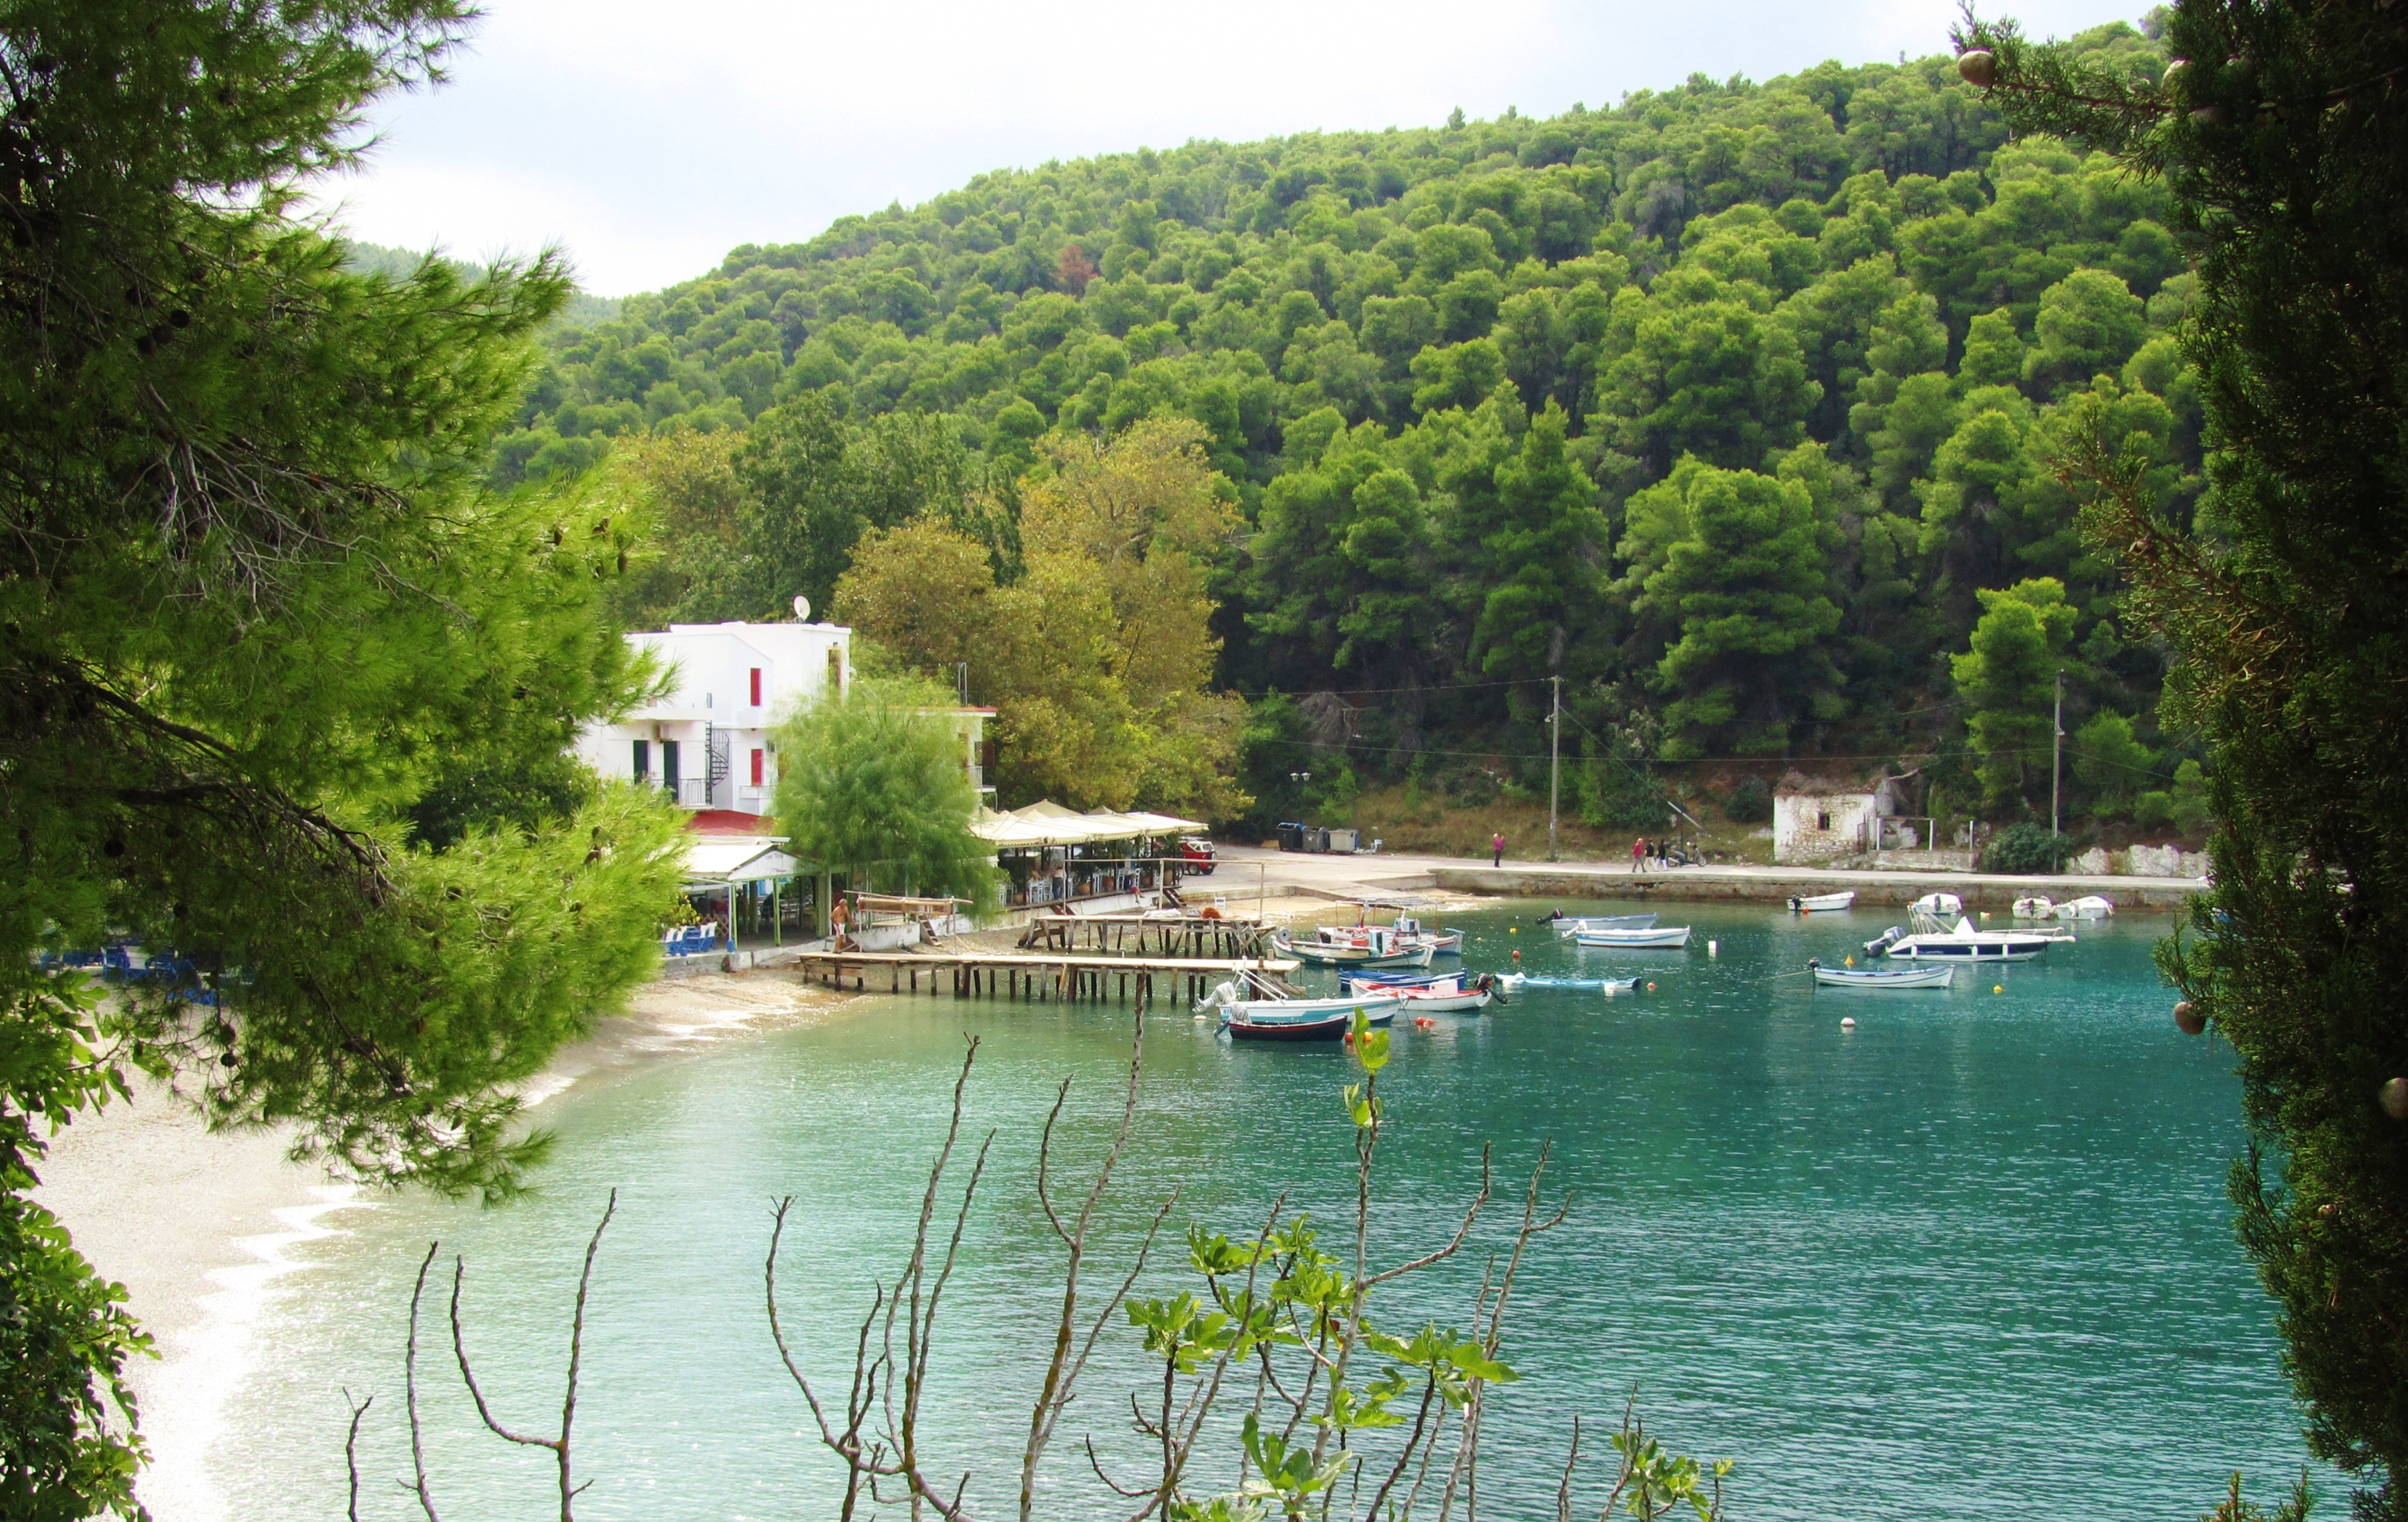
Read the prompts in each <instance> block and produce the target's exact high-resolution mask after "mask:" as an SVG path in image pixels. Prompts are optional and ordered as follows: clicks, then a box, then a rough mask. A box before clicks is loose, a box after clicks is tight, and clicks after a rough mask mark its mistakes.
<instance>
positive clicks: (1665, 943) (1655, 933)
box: [1572, 925, 1689, 950]
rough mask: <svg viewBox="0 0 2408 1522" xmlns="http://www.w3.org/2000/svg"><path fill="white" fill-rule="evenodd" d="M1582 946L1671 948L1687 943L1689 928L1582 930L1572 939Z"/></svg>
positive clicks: (1678, 926)
mask: <svg viewBox="0 0 2408 1522" xmlns="http://www.w3.org/2000/svg"><path fill="white" fill-rule="evenodd" d="M1572 939H1573V940H1575V941H1578V942H1579V943H1580V944H1581V945H1583V946H1587V947H1591V948H1598V947H1612V948H1614V949H1617V950H1618V949H1620V948H1623V947H1628V946H1641V947H1663V948H1667V949H1670V948H1673V947H1679V946H1685V945H1687V944H1688V943H1689V927H1688V926H1685V925H1674V926H1666V927H1664V928H1661V929H1652V930H1611V929H1609V930H1583V931H1582V932H1581V933H1580V934H1578V935H1576V936H1574V937H1572Z"/></svg>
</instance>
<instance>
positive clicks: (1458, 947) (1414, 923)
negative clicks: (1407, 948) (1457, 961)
mask: <svg viewBox="0 0 2408 1522" xmlns="http://www.w3.org/2000/svg"><path fill="white" fill-rule="evenodd" d="M1389 928H1390V929H1392V930H1393V931H1395V932H1396V933H1397V934H1398V935H1400V936H1404V937H1406V938H1408V939H1410V938H1412V937H1415V936H1419V937H1420V938H1422V939H1423V940H1426V941H1428V942H1429V949H1430V950H1431V951H1433V952H1436V953H1437V954H1438V955H1441V956H1460V955H1463V932H1462V931H1460V930H1455V929H1450V928H1448V927H1446V926H1440V927H1439V928H1438V929H1435V930H1432V929H1429V928H1427V927H1426V926H1424V925H1423V924H1422V922H1421V921H1419V920H1417V919H1414V918H1412V917H1411V916H1410V915H1404V914H1399V915H1398V916H1397V923H1396V924H1395V925H1393V926H1389Z"/></svg>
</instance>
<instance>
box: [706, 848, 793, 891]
mask: <svg viewBox="0 0 2408 1522" xmlns="http://www.w3.org/2000/svg"><path fill="white" fill-rule="evenodd" d="M801 868H802V863H801V862H799V861H796V859H795V858H794V857H792V856H790V855H788V854H786V853H785V852H783V851H781V850H779V849H778V846H777V843H776V842H775V841H774V840H767V839H766V838H764V837H761V836H757V835H756V836H740V835H697V836H692V837H689V838H688V840H687V844H686V849H685V882H686V886H688V887H690V888H693V887H710V888H716V887H724V886H726V885H727V884H729V883H762V882H767V880H768V879H770V878H773V877H792V876H794V875H795V873H796V872H797V871H799V870H800V869H801Z"/></svg>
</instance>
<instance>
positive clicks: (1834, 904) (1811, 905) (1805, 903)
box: [1789, 888, 1856, 914]
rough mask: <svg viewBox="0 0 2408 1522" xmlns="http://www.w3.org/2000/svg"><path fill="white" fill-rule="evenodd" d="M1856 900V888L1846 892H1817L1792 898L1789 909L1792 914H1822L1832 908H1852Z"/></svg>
mask: <svg viewBox="0 0 2408 1522" xmlns="http://www.w3.org/2000/svg"><path fill="white" fill-rule="evenodd" d="M1855 907H1856V890H1854V889H1853V888H1852V889H1850V890H1849V891H1848V892H1846V893H1818V894H1816V895H1814V896H1813V897H1798V898H1792V899H1790V900H1789V911H1790V912H1791V913H1793V914H1823V913H1828V912H1831V911H1832V910H1838V909H1853V908H1855Z"/></svg>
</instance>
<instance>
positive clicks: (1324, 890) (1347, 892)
mask: <svg viewBox="0 0 2408 1522" xmlns="http://www.w3.org/2000/svg"><path fill="white" fill-rule="evenodd" d="M1220 856H1221V866H1220V868H1219V869H1218V870H1216V871H1215V872H1214V873H1213V875H1212V876H1211V877H1209V878H1204V879H1200V880H1191V881H1190V882H1189V883H1184V884H1183V885H1182V886H1183V890H1184V891H1185V893H1186V895H1187V897H1188V900H1189V902H1191V903H1194V902H1197V901H1200V899H1201V898H1202V897H1204V896H1206V895H1210V894H1214V893H1219V894H1226V896H1227V897H1229V899H1230V901H1231V903H1232V904H1233V905H1236V904H1238V903H1240V902H1244V901H1248V900H1250V898H1251V896H1252V895H1254V893H1256V892H1261V893H1263V894H1264V895H1266V896H1267V897H1284V896H1287V895H1290V894H1297V893H1302V894H1310V895H1313V896H1315V897H1327V898H1353V897H1366V896H1369V897H1378V896H1380V895H1383V894H1387V895H1394V894H1406V893H1417V892H1418V893H1446V894H1464V895H1474V896H1478V897H1507V898H1562V899H1568V900H1593V899H1618V900H1632V899H1637V900H1641V901H1644V900H1651V899H1654V900H1661V901H1664V902H1667V903H1715V902H1737V903H1764V904H1779V903H1785V902H1786V901H1787V900H1788V899H1789V898H1790V897H1792V896H1810V895H1813V894H1822V893H1839V892H1842V891H1843V890H1846V889H1851V888H1853V889H1854V890H1856V902H1857V903H1859V904H1862V905H1865V906H1866V907H1868V908H1870V907H1872V906H1874V905H1898V906H1900V907H1903V906H1905V905H1907V904H1911V903H1913V902H1914V900H1915V899H1917V898H1920V897H1923V896H1924V895H1925V894H1927V893H1953V894H1955V895H1957V897H1960V898H1962V899H1963V900H1964V901H1965V907H1966V908H1967V909H1969V910H1971V909H1988V910H2000V909H2005V908H2007V907H2009V906H2010V905H2012V904H2013V903H2014V901H2015V900H2016V899H2018V898H2025V897H2032V896H2034V895H2039V896H2042V897H2049V898H2053V899H2056V900H2057V901H2059V902H2062V901H2064V900H2065V899H2068V898H2080V897H2085V896H2086V895H2089V894H2098V895H2100V897H2104V898H2107V899H2109V900H2111V901H2113V902H2114V905H2115V907H2116V908H2117V909H2119V910H2160V911H2165V910H2175V909H2179V908H2181V907H2182V906H2183V905H2184V904H2185V903H2186V902H2188V901H2189V899H2190V898H2191V897H2194V896H2195V895H2197V894H2200V893H2203V892H2205V891H2206V889H2207V883H2206V880H2204V879H2202V878H2192V877H2124V876H2112V875H2080V874H2072V873H2068V874H2063V875H2057V876H2032V877H2007V876H2000V875H1997V874H1993V873H1988V872H1932V871H1844V870H1840V869H1830V868H1820V867H1755V866H1742V865H1734V866H1727V867H1725V866H1717V867H1674V868H1669V869H1664V870H1661V871H1650V872H1645V873H1638V874H1634V873H1633V872H1632V871H1631V870H1630V868H1629V865H1628V864H1627V863H1624V862H1614V863H1608V862H1516V861H1512V860H1511V859H1508V861H1507V862H1506V864H1505V865H1504V866H1502V867H1491V866H1490V865H1488V863H1486V862H1484V861H1480V860H1477V859H1476V858H1475V859H1467V858H1463V857H1453V856H1408V855H1397V856H1389V855H1380V856H1363V855H1355V856H1329V855H1311V854H1301V853H1296V852H1281V851H1265V850H1261V849H1258V848H1254V847H1248V846H1224V847H1222V848H1221V852H1220Z"/></svg>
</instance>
